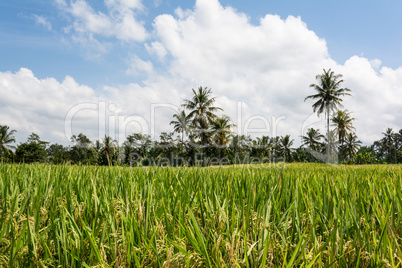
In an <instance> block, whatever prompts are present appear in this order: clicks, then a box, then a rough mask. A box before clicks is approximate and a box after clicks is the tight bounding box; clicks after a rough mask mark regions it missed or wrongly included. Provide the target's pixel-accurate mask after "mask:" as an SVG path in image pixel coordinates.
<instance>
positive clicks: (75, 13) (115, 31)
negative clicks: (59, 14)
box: [56, 0, 149, 44]
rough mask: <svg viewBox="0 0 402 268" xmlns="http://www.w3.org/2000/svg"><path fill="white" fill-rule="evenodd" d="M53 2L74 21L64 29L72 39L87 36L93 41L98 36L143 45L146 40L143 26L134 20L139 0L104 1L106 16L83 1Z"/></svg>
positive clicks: (146, 36)
mask: <svg viewBox="0 0 402 268" xmlns="http://www.w3.org/2000/svg"><path fill="white" fill-rule="evenodd" d="M56 3H57V4H58V7H59V8H60V9H61V10H63V11H64V12H65V13H66V14H68V15H70V16H71V18H72V21H73V22H72V24H70V25H69V26H67V27H65V30H66V32H67V33H69V32H71V33H72V34H73V36H74V37H75V39H88V38H86V37H87V36H91V38H92V39H96V38H97V37H98V36H99V37H106V38H110V37H114V38H116V39H118V40H121V41H124V42H143V41H145V40H146V39H147V38H148V35H149V34H148V32H147V31H146V29H145V27H144V23H143V22H142V21H140V20H138V19H137V18H136V13H135V12H136V11H142V10H143V8H144V7H143V5H142V3H141V1H140V0H106V1H105V5H106V7H107V10H108V14H105V13H102V12H100V11H95V10H94V9H93V8H92V7H91V6H90V5H89V4H88V3H87V2H86V1H84V0H76V1H71V2H70V3H69V4H67V3H66V2H65V1H58V2H56ZM77 36H78V37H77ZM83 36H84V37H83ZM84 44H85V42H84Z"/></svg>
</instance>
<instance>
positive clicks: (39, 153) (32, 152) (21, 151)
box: [15, 133, 49, 163]
mask: <svg viewBox="0 0 402 268" xmlns="http://www.w3.org/2000/svg"><path fill="white" fill-rule="evenodd" d="M48 143H49V142H47V141H42V140H41V139H40V137H39V135H38V134H36V133H32V134H31V135H30V136H29V137H28V140H27V142H26V143H22V144H20V145H18V147H17V149H16V150H15V155H16V157H17V161H19V162H25V163H33V162H46V158H47V152H46V145H47V144H48Z"/></svg>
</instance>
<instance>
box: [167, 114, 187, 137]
mask: <svg viewBox="0 0 402 268" xmlns="http://www.w3.org/2000/svg"><path fill="white" fill-rule="evenodd" d="M173 117H174V118H175V119H176V120H172V121H171V122H170V125H173V127H174V129H173V130H174V132H176V133H178V134H180V135H181V144H182V145H183V144H184V135H185V134H187V133H188V132H189V127H190V118H189V117H188V116H187V115H186V112H185V111H181V112H179V113H177V114H174V115H173Z"/></svg>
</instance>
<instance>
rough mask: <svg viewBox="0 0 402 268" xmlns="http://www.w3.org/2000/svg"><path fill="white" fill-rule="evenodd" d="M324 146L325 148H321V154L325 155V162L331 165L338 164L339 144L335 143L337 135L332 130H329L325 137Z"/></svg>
mask: <svg viewBox="0 0 402 268" xmlns="http://www.w3.org/2000/svg"><path fill="white" fill-rule="evenodd" d="M325 144H326V145H327V146H326V147H323V152H325V153H326V156H327V159H326V160H327V161H329V162H331V163H337V162H338V155H337V154H338V149H339V142H338V141H337V135H336V132H335V130H334V129H332V130H330V131H329V133H327V136H326V137H325Z"/></svg>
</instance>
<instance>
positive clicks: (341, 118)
mask: <svg viewBox="0 0 402 268" xmlns="http://www.w3.org/2000/svg"><path fill="white" fill-rule="evenodd" d="M353 120H355V119H354V118H353V117H351V116H350V112H348V110H344V111H342V110H338V111H337V112H336V114H335V115H334V116H333V117H332V119H331V121H332V123H333V124H332V125H333V126H334V127H335V131H336V133H337V134H338V140H339V143H340V145H342V144H343V143H344V142H345V138H346V136H347V135H348V133H354V131H355V128H354V127H353V125H352V121H353Z"/></svg>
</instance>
